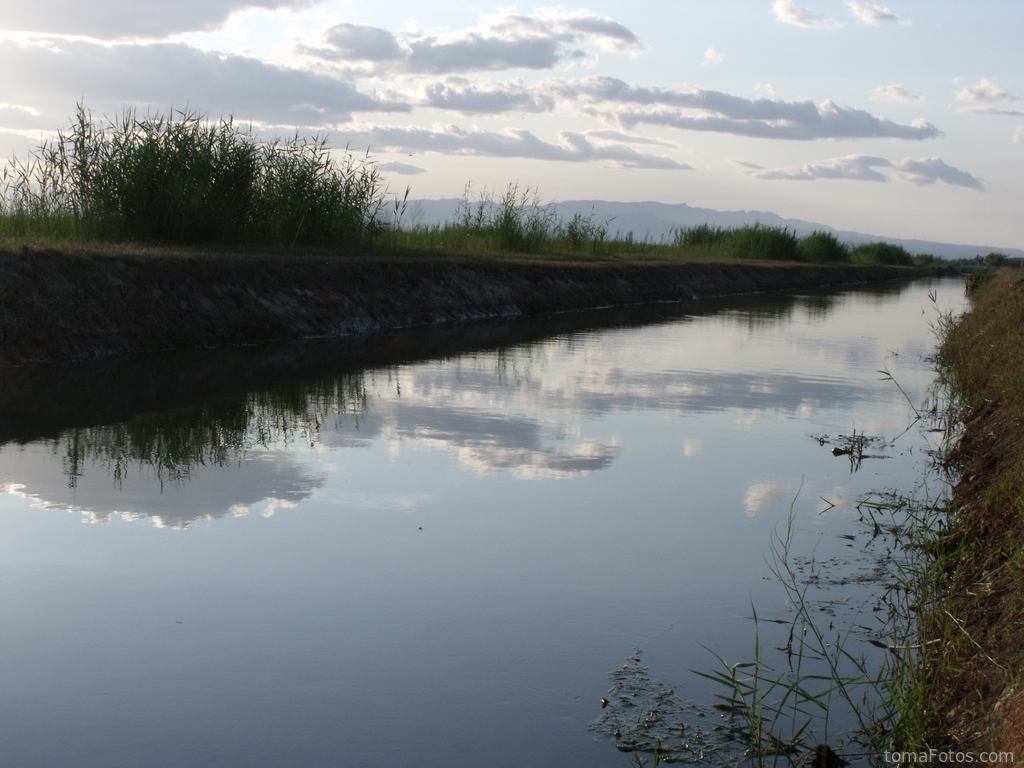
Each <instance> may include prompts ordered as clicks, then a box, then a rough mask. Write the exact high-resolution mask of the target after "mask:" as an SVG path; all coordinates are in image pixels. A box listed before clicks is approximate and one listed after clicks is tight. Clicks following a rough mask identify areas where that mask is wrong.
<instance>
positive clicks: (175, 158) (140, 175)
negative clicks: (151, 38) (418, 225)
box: [0, 105, 387, 248]
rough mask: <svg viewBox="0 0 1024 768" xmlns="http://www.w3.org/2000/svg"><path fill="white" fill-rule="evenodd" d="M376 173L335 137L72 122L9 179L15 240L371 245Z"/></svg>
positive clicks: (199, 118) (166, 123) (80, 112)
mask: <svg viewBox="0 0 1024 768" xmlns="http://www.w3.org/2000/svg"><path fill="white" fill-rule="evenodd" d="M386 193H387V188H386V185H385V184H384V180H383V178H382V176H381V174H380V171H379V169H378V168H377V167H376V166H375V165H374V164H373V163H372V162H370V161H369V160H368V159H366V158H362V159H360V158H356V157H355V156H353V155H352V154H351V153H349V152H348V151H346V152H344V153H343V154H342V156H341V157H340V159H338V158H336V157H335V155H334V154H332V152H331V151H330V150H329V149H328V147H327V143H326V139H321V138H317V137H314V138H312V139H306V138H302V137H300V136H298V135H296V136H295V137H294V138H292V139H290V140H280V139H278V140H275V141H273V142H269V143H268V142H263V141H260V140H259V139H258V137H257V136H256V135H255V134H254V133H253V131H252V129H251V128H244V127H242V126H240V125H238V124H236V123H235V122H234V121H233V120H232V119H231V118H227V119H221V120H219V121H211V120H209V119H208V118H207V116H206V115H203V114H201V113H199V112H195V111H191V110H184V111H176V112H172V113H171V114H170V115H168V116H164V115H155V116H154V115H146V116H140V115H139V114H138V113H137V112H136V111H135V110H134V109H128V110H126V111H125V112H124V113H123V114H122V115H121V116H120V118H118V119H117V120H116V121H114V120H111V121H107V122H106V123H105V124H101V123H98V122H97V121H96V120H95V119H94V117H93V116H92V114H91V113H90V112H89V111H88V110H86V109H85V107H83V106H81V105H80V106H79V107H78V109H77V111H76V115H75V118H74V120H73V121H72V123H71V126H70V127H69V128H68V129H67V130H65V131H60V132H59V133H58V135H57V137H56V138H55V139H53V140H50V141H47V142H45V143H44V144H42V145H41V146H40V147H39V148H38V149H37V150H36V151H35V152H34V153H32V155H31V156H30V158H29V159H28V160H27V161H24V162H22V161H18V160H11V161H10V162H9V163H8V165H7V166H6V167H5V168H4V171H3V175H2V196H0V205H2V214H3V217H2V231H3V233H5V234H8V235H22V236H31V235H45V236H52V237H78V238H97V239H105V240H117V241H131V242H153V243H236V244H259V245H267V246H276V247H281V246H285V247H292V246H330V247H341V248H345V247H351V246H356V245H359V244H362V243H364V242H366V241H367V239H369V238H371V237H372V236H373V235H374V234H376V233H378V232H380V231H381V230H382V229H384V228H386V227H387V217H386V216H385V215H384V214H385V212H386Z"/></svg>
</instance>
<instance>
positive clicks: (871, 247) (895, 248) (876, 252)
mask: <svg viewBox="0 0 1024 768" xmlns="http://www.w3.org/2000/svg"><path fill="white" fill-rule="evenodd" d="M851 257H852V258H853V261H854V262H856V263H857V264H897V265H900V266H907V267H909V266H911V265H913V263H914V257H913V256H911V255H910V253H909V252H908V251H907V249H906V248H904V247H903V246H902V245H893V244H892V243H881V242H879V243H865V244H863V245H858V246H857V247H856V248H854V249H853V252H852V253H851Z"/></svg>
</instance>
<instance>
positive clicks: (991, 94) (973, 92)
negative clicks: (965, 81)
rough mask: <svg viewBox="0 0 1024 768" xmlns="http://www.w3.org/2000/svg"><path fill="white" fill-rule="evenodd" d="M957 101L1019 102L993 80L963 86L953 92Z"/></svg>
mask: <svg viewBox="0 0 1024 768" xmlns="http://www.w3.org/2000/svg"><path fill="white" fill-rule="evenodd" d="M955 93H956V98H957V101H967V102H974V103H976V104H991V103H992V102H995V101H1020V97H1018V96H1016V95H1014V94H1012V93H1010V92H1009V91H1007V90H1006V89H1005V88H1003V87H1002V86H1001V85H999V84H998V83H997V82H995V81H994V80H990V79H989V78H987V77H983V78H981V80H979V81H978V84H977V85H965V86H963V87H962V88H959V89H957V90H956V91H955Z"/></svg>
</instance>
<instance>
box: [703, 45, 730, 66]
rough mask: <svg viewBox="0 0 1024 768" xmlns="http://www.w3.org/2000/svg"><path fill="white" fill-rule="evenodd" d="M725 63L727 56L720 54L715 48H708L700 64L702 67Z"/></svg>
mask: <svg viewBox="0 0 1024 768" xmlns="http://www.w3.org/2000/svg"><path fill="white" fill-rule="evenodd" d="M724 63H725V57H724V56H722V54H720V53H719V52H718V51H716V50H715V49H714V48H708V49H707V50H706V51H704V59H703V60H702V61H701V63H700V65H701V66H702V67H714V66H717V65H719V64H724Z"/></svg>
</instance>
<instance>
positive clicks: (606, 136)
mask: <svg viewBox="0 0 1024 768" xmlns="http://www.w3.org/2000/svg"><path fill="white" fill-rule="evenodd" d="M586 135H587V138H591V139H597V140H599V141H618V142H622V143H624V144H647V145H650V146H654V147H675V146H676V145H675V144H673V143H672V142H670V141H662V140H661V139H652V138H649V137H647V136H640V135H638V134H635V133H623V132H622V131H612V130H608V129H607V128H602V129H601V130H598V131H587V132H586Z"/></svg>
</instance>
